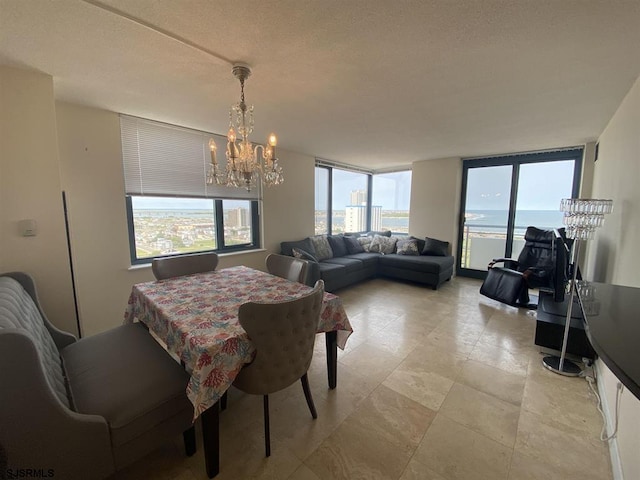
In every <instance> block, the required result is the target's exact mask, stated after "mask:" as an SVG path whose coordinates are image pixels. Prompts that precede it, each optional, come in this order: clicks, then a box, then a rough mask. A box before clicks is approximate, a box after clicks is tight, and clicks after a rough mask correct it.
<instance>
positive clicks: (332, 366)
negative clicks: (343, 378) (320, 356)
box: [324, 330, 338, 389]
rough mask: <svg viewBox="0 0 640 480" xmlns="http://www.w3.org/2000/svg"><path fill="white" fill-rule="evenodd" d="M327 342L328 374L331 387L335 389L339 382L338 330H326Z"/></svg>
mask: <svg viewBox="0 0 640 480" xmlns="http://www.w3.org/2000/svg"><path fill="white" fill-rule="evenodd" d="M324 337H325V342H326V344H327V376H328V378H329V388H330V389H334V388H336V385H337V384H338V332H337V331H335V330H334V331H332V332H325V334H324Z"/></svg>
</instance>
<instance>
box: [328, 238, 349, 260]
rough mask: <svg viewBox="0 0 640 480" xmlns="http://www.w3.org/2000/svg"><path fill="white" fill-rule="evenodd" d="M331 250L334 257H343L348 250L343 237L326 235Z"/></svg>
mask: <svg viewBox="0 0 640 480" xmlns="http://www.w3.org/2000/svg"><path fill="white" fill-rule="evenodd" d="M327 240H328V241H329V245H330V246H331V251H332V252H333V256H334V257H344V256H345V255H346V254H348V253H349V252H348V251H347V245H346V244H345V243H344V237H343V236H342V235H329V236H328V237H327Z"/></svg>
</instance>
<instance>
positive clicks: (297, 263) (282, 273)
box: [265, 253, 307, 283]
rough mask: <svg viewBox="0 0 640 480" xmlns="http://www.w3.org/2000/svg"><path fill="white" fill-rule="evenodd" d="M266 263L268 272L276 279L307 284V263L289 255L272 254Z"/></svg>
mask: <svg viewBox="0 0 640 480" xmlns="http://www.w3.org/2000/svg"><path fill="white" fill-rule="evenodd" d="M265 263H266V265H267V272H269V273H270V274H271V275H275V276H276V277H281V278H286V279H287V280H291V281H292V282H300V283H305V280H306V278H307V262H306V261H304V260H300V259H299V258H294V257H289V256H287V255H278V254H275V253H271V254H269V255H268V256H267V258H266V260H265Z"/></svg>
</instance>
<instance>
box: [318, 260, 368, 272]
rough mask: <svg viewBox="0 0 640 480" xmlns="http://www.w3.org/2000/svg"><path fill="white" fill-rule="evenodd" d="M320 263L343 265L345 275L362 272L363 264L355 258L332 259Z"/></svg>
mask: <svg viewBox="0 0 640 480" xmlns="http://www.w3.org/2000/svg"><path fill="white" fill-rule="evenodd" d="M322 263H332V264H334V265H343V266H344V267H345V271H346V273H351V272H356V271H358V270H362V268H363V263H362V261H360V260H358V259H357V258H350V257H333V258H329V259H327V260H325V261H324V262H322Z"/></svg>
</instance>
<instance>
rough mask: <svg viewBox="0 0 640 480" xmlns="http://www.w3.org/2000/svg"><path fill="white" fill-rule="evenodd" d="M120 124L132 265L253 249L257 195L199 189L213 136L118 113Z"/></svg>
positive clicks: (202, 185)
mask: <svg viewBox="0 0 640 480" xmlns="http://www.w3.org/2000/svg"><path fill="white" fill-rule="evenodd" d="M120 126H121V134H122V149H123V162H124V175H125V193H126V205H127V221H128V225H129V243H130V250H131V262H132V264H137V263H147V262H149V261H150V260H151V259H153V258H155V257H158V256H163V255H176V254H181V253H192V252H204V251H218V252H224V251H236V250H248V249H254V248H258V247H259V216H258V209H259V206H258V201H259V197H258V192H257V191H255V192H247V191H246V190H244V189H235V188H230V187H223V186H217V185H213V186H211V185H206V182H205V178H206V171H207V167H208V162H209V159H208V153H209V149H208V142H209V139H210V138H211V137H218V138H216V140H220V137H219V136H217V135H213V134H209V133H206V132H199V131H196V130H189V129H186V128H181V127H176V126H173V125H166V124H162V123H158V122H153V121H150V120H144V119H140V118H134V117H128V116H124V115H122V116H121V117H120ZM221 141H222V142H224V139H222V140H221Z"/></svg>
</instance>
